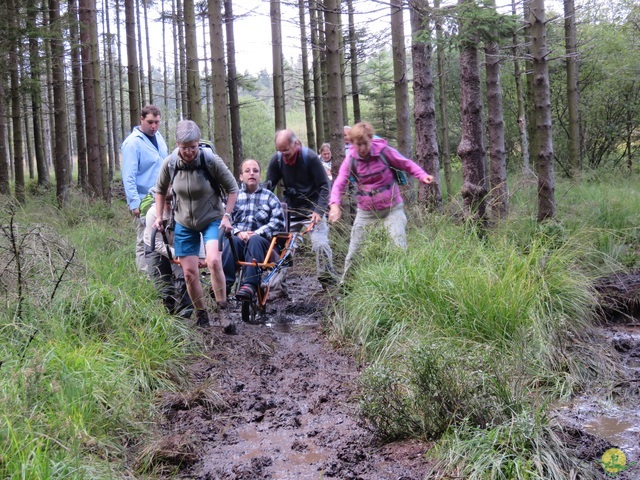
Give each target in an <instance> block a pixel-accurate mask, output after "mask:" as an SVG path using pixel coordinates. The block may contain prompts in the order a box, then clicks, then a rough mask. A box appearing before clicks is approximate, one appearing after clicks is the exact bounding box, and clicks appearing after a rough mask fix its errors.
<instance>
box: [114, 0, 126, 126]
mask: <svg viewBox="0 0 640 480" xmlns="http://www.w3.org/2000/svg"><path fill="white" fill-rule="evenodd" d="M114 6H115V11H116V38H117V41H116V44H117V45H118V46H120V45H122V39H121V37H120V0H114ZM121 50H122V49H121V48H119V47H118V48H116V52H118V97H119V99H120V138H125V137H126V136H127V121H126V117H125V114H124V85H123V84H122V76H123V72H124V67H123V66H122V52H121Z"/></svg>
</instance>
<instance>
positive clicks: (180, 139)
mask: <svg viewBox="0 0 640 480" xmlns="http://www.w3.org/2000/svg"><path fill="white" fill-rule="evenodd" d="M199 141H200V127H198V125H197V124H196V122H194V121H193V120H180V121H179V122H178V124H177V125H176V143H178V144H180V143H191V142H199Z"/></svg>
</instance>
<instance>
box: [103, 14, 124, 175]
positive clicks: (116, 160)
mask: <svg viewBox="0 0 640 480" xmlns="http://www.w3.org/2000/svg"><path fill="white" fill-rule="evenodd" d="M104 14H105V17H106V24H107V26H106V32H107V38H108V39H109V41H108V42H107V43H108V48H107V55H106V61H107V67H106V70H107V71H108V72H109V73H108V77H109V78H108V79H107V83H105V87H106V86H107V84H108V86H109V90H110V92H111V95H109V97H108V103H109V110H110V115H111V138H112V147H111V154H112V155H113V166H114V169H115V170H116V171H120V148H118V146H119V145H120V143H121V141H120V137H118V115H117V114H116V112H117V109H116V84H115V68H114V59H113V46H114V45H113V35H112V34H111V25H110V24H111V22H110V21H109V7H108V4H107V6H106V7H105V9H104ZM116 45H117V44H116Z"/></svg>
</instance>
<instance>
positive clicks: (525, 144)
mask: <svg viewBox="0 0 640 480" xmlns="http://www.w3.org/2000/svg"><path fill="white" fill-rule="evenodd" d="M517 13H518V12H517V10H516V0H511V14H512V15H513V16H514V17H515V16H516V14H517ZM511 50H512V52H513V76H514V77H515V83H516V97H517V100H518V130H519V131H520V150H521V153H522V170H523V171H524V172H525V173H529V172H530V171H531V161H530V159H529V158H530V157H529V135H528V129H527V123H528V122H527V115H526V112H525V105H524V93H523V88H522V73H523V72H521V71H520V61H519V60H518V34H517V33H516V32H514V34H513V41H512V47H511Z"/></svg>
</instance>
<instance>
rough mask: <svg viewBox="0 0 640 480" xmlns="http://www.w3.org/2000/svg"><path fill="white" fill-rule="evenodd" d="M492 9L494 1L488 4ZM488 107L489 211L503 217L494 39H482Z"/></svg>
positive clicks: (505, 197)
mask: <svg viewBox="0 0 640 480" xmlns="http://www.w3.org/2000/svg"><path fill="white" fill-rule="evenodd" d="M487 5H488V6H490V7H493V8H495V2H493V0H492V1H491V2H489V3H487ZM485 59H486V60H485V65H486V67H485V68H486V85H487V110H488V123H489V125H488V126H489V158H490V159H491V174H490V175H491V200H490V201H491V214H492V217H493V218H494V219H495V220H497V219H506V218H507V214H508V212H509V192H508V191H507V155H506V152H505V146H504V115H503V113H502V84H501V80H500V48H499V45H498V43H497V42H491V41H485Z"/></svg>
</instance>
